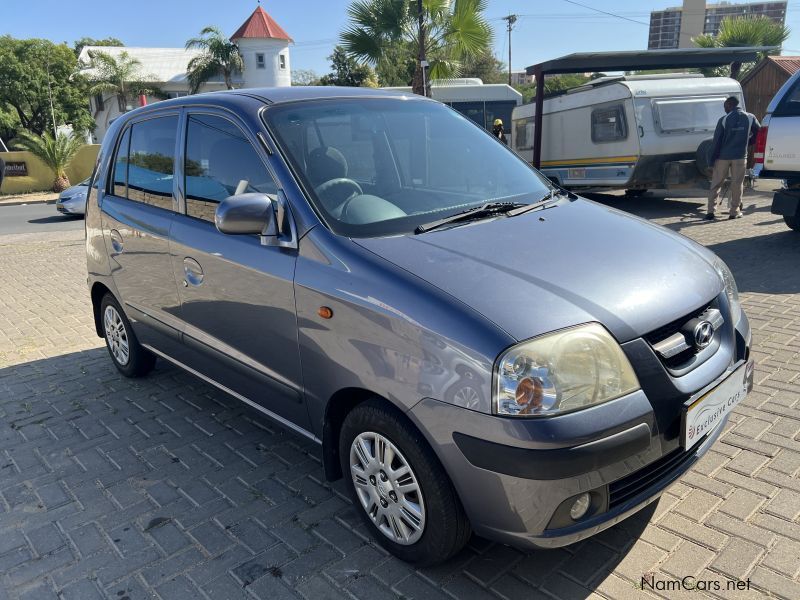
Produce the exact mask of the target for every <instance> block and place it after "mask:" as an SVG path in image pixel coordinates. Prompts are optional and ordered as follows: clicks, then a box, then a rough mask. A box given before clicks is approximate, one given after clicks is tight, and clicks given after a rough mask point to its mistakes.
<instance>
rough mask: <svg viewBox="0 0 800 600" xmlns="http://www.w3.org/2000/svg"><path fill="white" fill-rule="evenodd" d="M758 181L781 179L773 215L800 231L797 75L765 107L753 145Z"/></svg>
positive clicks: (799, 85) (799, 98) (799, 79)
mask: <svg viewBox="0 0 800 600" xmlns="http://www.w3.org/2000/svg"><path fill="white" fill-rule="evenodd" d="M755 160H756V167H755V173H756V176H758V177H767V178H772V179H783V180H785V182H786V185H785V187H784V188H783V189H781V190H778V191H776V192H775V195H774V196H773V198H772V212H773V213H774V214H776V215H782V216H783V220H784V221H786V224H787V225H788V226H789V227H791V228H792V229H794V230H795V231H800V71H798V72H797V73H795V74H794V75H793V76H792V77H791V78H790V79H789V81H787V82H786V83H785V84H784V85H783V87H782V88H781V89H780V90H778V93H777V94H775V97H774V98H773V99H772V102H770V103H769V106H768V107H767V114H766V116H765V117H764V121H763V123H762V127H761V129H760V130H759V132H758V137H757V138H756V144H755Z"/></svg>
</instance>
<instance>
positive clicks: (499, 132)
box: [492, 119, 508, 146]
mask: <svg viewBox="0 0 800 600" xmlns="http://www.w3.org/2000/svg"><path fill="white" fill-rule="evenodd" d="M492 135H493V136H494V137H496V138H497V139H498V140H500V141H501V142H503V143H504V144H505V145H506V146H508V140H507V139H506V134H505V132H504V131H503V120H502V119H495V120H494V124H493V127H492Z"/></svg>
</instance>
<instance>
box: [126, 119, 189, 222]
mask: <svg viewBox="0 0 800 600" xmlns="http://www.w3.org/2000/svg"><path fill="white" fill-rule="evenodd" d="M130 132H131V133H130V136H131V141H130V149H129V152H128V161H127V162H128V200H133V201H135V202H141V203H143V204H150V205H152V206H156V207H158V208H163V209H165V210H173V201H172V183H173V173H174V163H175V138H176V136H177V134H178V117H177V116H165V117H156V118H154V119H148V120H146V121H140V122H138V123H134V124H133V126H132V127H131V128H130Z"/></svg>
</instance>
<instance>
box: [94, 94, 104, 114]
mask: <svg viewBox="0 0 800 600" xmlns="http://www.w3.org/2000/svg"><path fill="white" fill-rule="evenodd" d="M94 105H95V108H96V109H97V112H102V111H104V110H105V109H106V105H105V103H104V102H103V94H95V96H94Z"/></svg>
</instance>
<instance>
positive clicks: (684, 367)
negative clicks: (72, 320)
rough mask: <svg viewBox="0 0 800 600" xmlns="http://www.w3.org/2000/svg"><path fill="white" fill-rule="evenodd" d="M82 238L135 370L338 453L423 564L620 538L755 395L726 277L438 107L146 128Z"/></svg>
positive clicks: (241, 97) (352, 109)
mask: <svg viewBox="0 0 800 600" xmlns="http://www.w3.org/2000/svg"><path fill="white" fill-rule="evenodd" d="M633 135H635V134H633ZM86 231H87V240H86V247H87V259H88V271H89V286H90V290H91V298H92V302H93V307H94V318H95V324H96V329H97V333H98V335H100V336H102V337H104V338H105V341H106V344H107V346H108V350H109V353H110V356H111V359H112V360H113V362H114V364H115V366H116V367H117V369H119V371H120V372H122V373H123V374H124V375H126V376H132V377H133V376H142V375H144V374H146V373H147V372H148V371H149V370H150V369H151V368H152V367H153V364H154V362H155V360H156V357H160V358H163V359H165V360H167V361H169V362H172V363H174V364H176V365H178V366H180V367H182V368H184V369H186V370H187V371H189V372H191V373H193V374H194V375H196V376H198V377H200V378H201V379H203V380H205V381H207V382H208V383H210V384H212V385H215V386H217V387H218V388H220V389H221V390H223V391H225V392H227V393H228V394H231V395H233V396H235V397H236V398H238V399H239V400H241V401H242V402H245V403H247V404H248V405H250V406H251V407H253V408H254V409H256V410H258V411H261V412H262V413H264V414H266V415H268V416H269V417H271V418H272V419H274V420H276V421H278V422H279V423H281V424H283V425H284V426H286V427H288V428H290V429H293V430H294V431H296V432H298V433H299V434H300V435H303V436H305V437H306V438H309V439H311V440H313V441H315V442H317V443H319V444H320V445H321V455H322V461H323V465H324V470H325V475H326V476H327V478H328V479H331V480H334V479H337V478H340V477H342V476H344V477H345V479H346V482H347V486H348V487H349V490H350V492H351V494H352V498H353V502H354V504H355V505H356V507H357V510H358V511H359V513H360V514H361V516H362V517H363V520H364V522H365V523H367V525H368V527H369V528H370V529H371V530H372V532H373V533H374V535H375V537H376V538H377V539H378V540H379V541H380V543H381V544H383V545H384V546H385V547H386V548H387V549H388V550H389V551H391V552H392V553H394V554H395V555H397V556H399V557H401V558H403V559H405V560H407V561H410V562H413V563H416V564H432V563H435V562H438V561H442V560H444V559H446V558H447V557H449V556H451V555H453V554H454V553H455V552H457V551H458V550H459V549H460V548H461V547H462V546H463V545H464V544H465V543H466V541H467V539H468V538H469V536H470V533H471V532H473V531H474V532H476V533H477V534H479V535H481V536H485V537H487V538H490V539H492V540H498V541H500V542H503V543H508V544H513V545H516V546H519V547H555V546H562V545H566V544H570V543H573V542H576V541H578V540H581V539H583V538H586V537H588V536H590V535H592V534H595V533H597V532H599V531H602V530H603V529H606V528H608V527H610V526H611V525H613V524H614V523H616V522H618V521H620V520H621V519H624V518H626V517H627V516H629V515H631V514H633V513H634V512H636V511H638V510H640V509H642V508H643V507H644V506H646V505H648V504H650V503H652V502H654V501H655V500H656V499H657V498H658V497H659V496H660V495H661V493H662V492H663V491H664V489H665V488H666V487H667V486H668V485H669V484H670V483H672V482H674V481H675V480H676V479H677V478H678V477H680V475H681V474H682V473H684V472H685V471H686V470H687V469H689V467H690V466H691V465H692V464H693V463H694V462H695V461H697V459H698V458H699V457H700V456H701V455H702V454H703V453H705V452H706V450H707V449H708V448H709V447H710V446H711V445H712V444H713V443H714V441H715V440H716V439H717V437H718V436H719V435H720V432H721V431H722V429H723V425H724V423H725V421H726V419H727V418H728V415H729V414H730V411H731V409H732V408H733V407H734V406H735V405H736V404H737V403H738V402H740V401H741V399H742V398H743V397H744V396H745V394H746V393H747V392H748V390H749V389H750V388H751V387H752V362H751V361H750V358H749V355H750V328H749V325H748V321H747V318H746V317H745V315H744V313H743V312H742V309H741V306H740V304H739V298H738V293H737V289H736V283H735V282H734V279H733V277H732V275H731V273H730V271H729V270H728V268H727V267H726V266H725V264H724V263H723V262H722V261H721V260H720V259H719V258H717V257H716V256H715V255H714V254H713V253H711V252H710V251H708V250H706V249H705V248H703V247H702V246H700V245H698V244H696V243H694V242H692V241H690V240H688V239H687V238H685V237H682V236H680V235H678V234H675V233H672V232H670V231H668V230H666V229H663V228H661V227H658V226H656V225H652V224H650V223H647V222H646V221H643V220H641V219H638V218H635V217H631V216H629V215H627V214H624V213H622V212H619V211H616V210H613V209H610V208H607V207H605V206H602V205H599V204H596V203H594V202H591V201H588V200H585V199H583V198H580V197H578V196H575V195H572V194H569V193H567V192H564V191H562V190H561V189H559V188H557V187H555V186H553V185H552V184H551V183H550V182H549V181H548V180H547V179H546V178H544V177H543V176H542V175H541V174H540V173H538V172H537V171H536V170H535V169H533V168H531V166H530V165H528V164H526V163H525V162H523V161H522V160H521V159H519V158H518V157H517V156H516V155H515V154H514V153H513V152H512V151H510V150H509V149H508V148H506V147H505V146H504V145H503V144H501V143H499V142H498V141H497V140H495V139H493V138H492V137H491V135H489V133H487V132H486V131H484V130H483V129H481V128H480V127H478V126H476V125H475V124H473V123H472V122H471V121H470V120H468V119H467V118H465V117H463V116H462V115H460V114H459V113H457V112H455V111H453V110H451V109H450V108H448V107H446V106H444V105H442V104H439V103H437V102H434V101H432V100H428V99H425V98H420V97H416V96H410V95H402V94H401V93H395V92H385V91H377V90H367V89H353V88H332V87H328V88H314V87H300V88H280V89H261V90H259V89H254V90H239V91H229V92H220V93H213V94H205V95H198V96H189V97H185V98H178V99H174V100H169V101H165V102H158V103H156V104H153V105H151V106H147V107H144V108H141V109H137V110H134V111H132V112H130V113H127V114H125V115H124V116H122V117H120V118H119V119H117V120H116V121H115V122H114V123H113V125H112V126H111V128H110V129H109V131H108V133H107V135H106V137H105V140H104V142H103V145H102V149H101V152H100V155H99V158H98V163H97V167H96V169H95V173H94V175H93V178H92V183H91V186H90V194H89V199H88V203H87V209H86Z"/></svg>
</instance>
